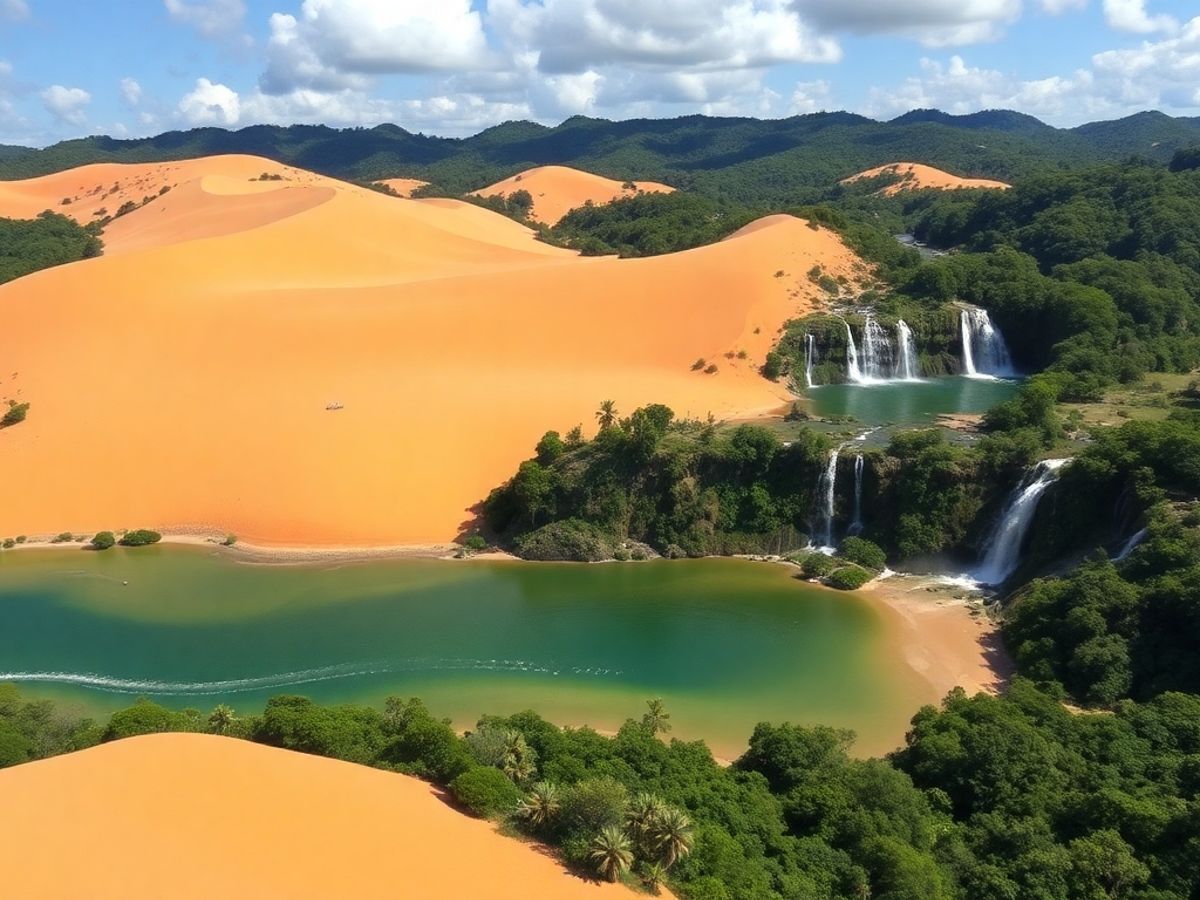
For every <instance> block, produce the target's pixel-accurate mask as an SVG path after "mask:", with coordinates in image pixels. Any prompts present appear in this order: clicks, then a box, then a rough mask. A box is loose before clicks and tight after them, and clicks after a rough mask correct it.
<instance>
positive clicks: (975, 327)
mask: <svg viewBox="0 0 1200 900" xmlns="http://www.w3.org/2000/svg"><path fill="white" fill-rule="evenodd" d="M959 321H960V323H961V329H962V358H963V374H964V375H966V376H967V377H968V378H1003V377H1006V376H1009V375H1012V374H1013V366H1012V358H1011V357H1010V356H1009V354H1008V345H1007V344H1005V343H1004V335H1002V334H1001V333H1000V329H998V328H997V327H996V326H995V325H993V324H992V318H991V316H989V315H988V311H987V310H986V309H980V308H979V307H971V308H969V309H964V310H963V311H962V313H961V314H960V315H959Z"/></svg>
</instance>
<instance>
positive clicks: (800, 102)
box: [788, 80, 833, 116]
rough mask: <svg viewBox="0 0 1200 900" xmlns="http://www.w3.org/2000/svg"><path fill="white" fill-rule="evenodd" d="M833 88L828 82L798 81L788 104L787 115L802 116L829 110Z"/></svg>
mask: <svg viewBox="0 0 1200 900" xmlns="http://www.w3.org/2000/svg"><path fill="white" fill-rule="evenodd" d="M832 102H833V88H832V86H831V85H830V83H829V82H828V81H824V80H822V81H799V82H797V83H796V87H795V89H793V91H792V98H791V100H790V101H789V103H788V115H792V116H802V115H806V114H808V113H815V112H821V111H822V110H827V109H829V108H830V106H831V105H832Z"/></svg>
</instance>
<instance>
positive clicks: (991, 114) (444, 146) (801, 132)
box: [0, 110, 1200, 205]
mask: <svg viewBox="0 0 1200 900" xmlns="http://www.w3.org/2000/svg"><path fill="white" fill-rule="evenodd" d="M1198 139H1200V124H1198V123H1197V122H1196V121H1195V120H1189V119H1172V118H1170V117H1168V116H1164V115H1162V114H1161V113H1148V114H1142V115H1139V116H1131V117H1129V118H1127V119H1121V120H1119V121H1116V122H1108V123H1097V124H1096V125H1091V126H1083V127H1081V128H1078V129H1073V130H1060V129H1055V128H1051V127H1049V126H1047V125H1044V124H1043V123H1041V122H1038V121H1037V120H1036V119H1033V118H1031V117H1029V116H1022V115H1019V114H1017V113H1012V112H1006V111H1002V110H1001V111H988V112H982V113H976V114H973V115H970V116H950V115H946V114H944V113H939V112H937V111H935V110H918V111H914V112H912V113H908V114H906V115H904V116H901V117H900V118H898V119H895V120H893V121H892V122H886V123H885V122H875V121H872V120H871V119H867V118H864V117H862V116H856V115H852V114H850V113H845V112H833V113H815V114H812V115H805V116H794V117H792V118H788V119H779V120H770V121H760V120H755V119H716V118H709V117H706V116H684V117H681V118H678V119H668V120H661V119H633V120H628V121H621V122H610V121H605V120H602V119H590V118H586V117H583V116H576V117H573V118H571V119H568V120H567V121H565V122H563V123H562V124H561V125H558V126H556V127H554V128H547V127H544V126H542V125H537V124H534V123H532V122H507V123H505V124H503V125H498V126H496V127H494V128H489V129H487V130H485V131H483V132H480V133H479V134H477V135H475V136H473V137H470V138H466V139H465V140H456V139H447V138H437V137H429V136H426V135H421V134H412V133H410V132H407V131H405V130H404V129H402V128H398V127H397V126H395V125H379V126H377V127H375V128H369V129H366V128H347V129H334V128H326V127H324V126H320V125H316V126H314V125H293V126H290V127H287V128H283V127H277V126H269V125H256V126H252V127H250V128H243V129H241V130H239V131H233V132H231V131H225V130H223V129H220V128H197V129H193V130H191V131H173V132H167V133H165V134H161V135H157V136H155V137H151V138H141V139H135V140H115V139H113V138H109V137H87V138H81V139H78V140H72V141H63V142H61V143H59V144H55V145H53V146H51V147H47V148H45V149H43V150H29V149H12V150H9V151H6V152H5V153H4V154H2V155H0V178H23V177H30V176H33V175H42V174H46V173H48V172H54V171H59V170H62V169H67V168H71V167H72V166H78V165H83V164H85V163H93V162H108V161H112V162H151V161H162V160H172V159H186V158H190V157H196V156H204V155H207V154H214V153H254V154H258V155H260V156H266V157H268V158H270V159H275V160H278V161H279V162H283V163H287V164H290V165H296V166H300V167H303V168H306V169H311V170H313V171H317V172H321V173H323V174H328V175H333V176H336V177H339V178H345V179H349V180H358V181H374V180H377V179H379V178H388V177H393V176H407V177H413V178H420V179H422V180H425V181H429V182H432V183H434V184H436V185H437V186H438V187H439V188H440V189H442V190H444V191H448V192H450V193H451V194H455V195H457V194H461V193H465V192H466V191H470V190H476V189H478V188H481V187H484V186H485V185H488V184H492V183H494V182H496V181H499V180H500V179H501V178H505V177H508V176H509V175H512V174H515V173H516V172H519V171H521V170H523V169H527V168H530V167H531V166H538V165H548V164H560V165H572V166H577V167H580V168H584V169H587V170H589V171H593V172H596V173H597V174H600V175H606V176H608V177H611V178H617V179H620V180H622V181H624V180H626V179H633V180H635V181H638V180H656V181H665V182H667V183H669V184H672V185H674V186H676V187H680V188H687V189H691V190H694V191H696V192H697V193H701V194H706V195H708V196H709V197H712V198H714V199H721V200H728V201H735V202H739V203H749V204H754V205H783V204H793V203H798V202H801V203H803V202H810V201H811V200H812V199H813V198H812V197H811V196H809V192H811V191H814V190H815V191H816V192H818V193H822V192H824V190H825V189H826V187H827V186H828V185H830V184H833V183H834V182H836V181H837V180H839V179H840V178H843V177H845V176H847V175H851V174H853V173H855V172H859V171H862V170H863V169H867V168H870V167H873V166H878V165H882V164H884V163H890V162H895V161H896V160H901V159H920V160H922V161H924V162H928V163H930V164H932V165H935V166H940V167H942V168H946V169H949V170H950V171H953V172H956V173H958V174H962V175H980V176H989V177H994V178H1000V179H1002V180H1006V181H1011V180H1013V179H1015V178H1017V177H1018V176H1022V175H1028V174H1031V173H1033V172H1037V171H1044V170H1047V169H1055V168H1061V167H1064V166H1071V165H1078V164H1079V163H1086V162H1093V161H1094V162H1100V161H1104V160H1118V159H1123V158H1125V157H1126V156H1128V155H1130V154H1131V153H1138V154H1141V155H1143V156H1146V157H1150V158H1153V159H1157V160H1160V161H1163V162H1166V161H1167V160H1169V159H1170V158H1171V155H1172V154H1173V153H1174V152H1175V151H1176V150H1178V149H1180V148H1183V147H1188V146H1191V145H1194V144H1196V143H1197V140H1198Z"/></svg>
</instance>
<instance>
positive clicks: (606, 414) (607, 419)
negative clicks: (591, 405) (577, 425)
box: [596, 400, 617, 431]
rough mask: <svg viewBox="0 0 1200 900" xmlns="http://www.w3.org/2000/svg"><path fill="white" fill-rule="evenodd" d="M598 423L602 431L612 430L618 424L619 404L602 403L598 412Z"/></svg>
mask: <svg viewBox="0 0 1200 900" xmlns="http://www.w3.org/2000/svg"><path fill="white" fill-rule="evenodd" d="M596 421H597V422H599V423H600V430H601V431H604V430H605V429H606V428H612V427H613V426H614V425H616V424H617V404H615V403H614V402H613V401H611V400H602V401H600V409H599V410H598V411H597V412H596Z"/></svg>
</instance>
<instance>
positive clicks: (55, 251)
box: [0, 210, 104, 284]
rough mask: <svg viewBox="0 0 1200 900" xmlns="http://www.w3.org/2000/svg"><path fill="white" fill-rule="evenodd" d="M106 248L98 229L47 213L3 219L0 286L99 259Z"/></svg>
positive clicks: (0, 242) (0, 229)
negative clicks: (22, 277) (55, 269)
mask: <svg viewBox="0 0 1200 900" xmlns="http://www.w3.org/2000/svg"><path fill="white" fill-rule="evenodd" d="M103 247H104V245H103V243H101V241H100V238H99V237H97V236H96V229H94V228H89V227H85V226H82V225H79V224H77V223H76V222H75V220H74V219H70V218H67V217H66V216H62V215H59V214H58V213H53V212H50V211H48V210H47V211H46V212H44V213H42V214H41V215H40V216H38V217H37V218H36V219H0V284H3V283H4V282H6V281H12V280H13V279H14V278H20V277H21V276H22V275H28V274H29V273H30V272H36V271H38V270H39V269H45V268H49V267H50V266H61V265H62V264H63V263H69V262H75V261H76V260H79V259H89V258H91V257H93V256H99V255H100V252H101V250H102V249H103Z"/></svg>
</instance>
